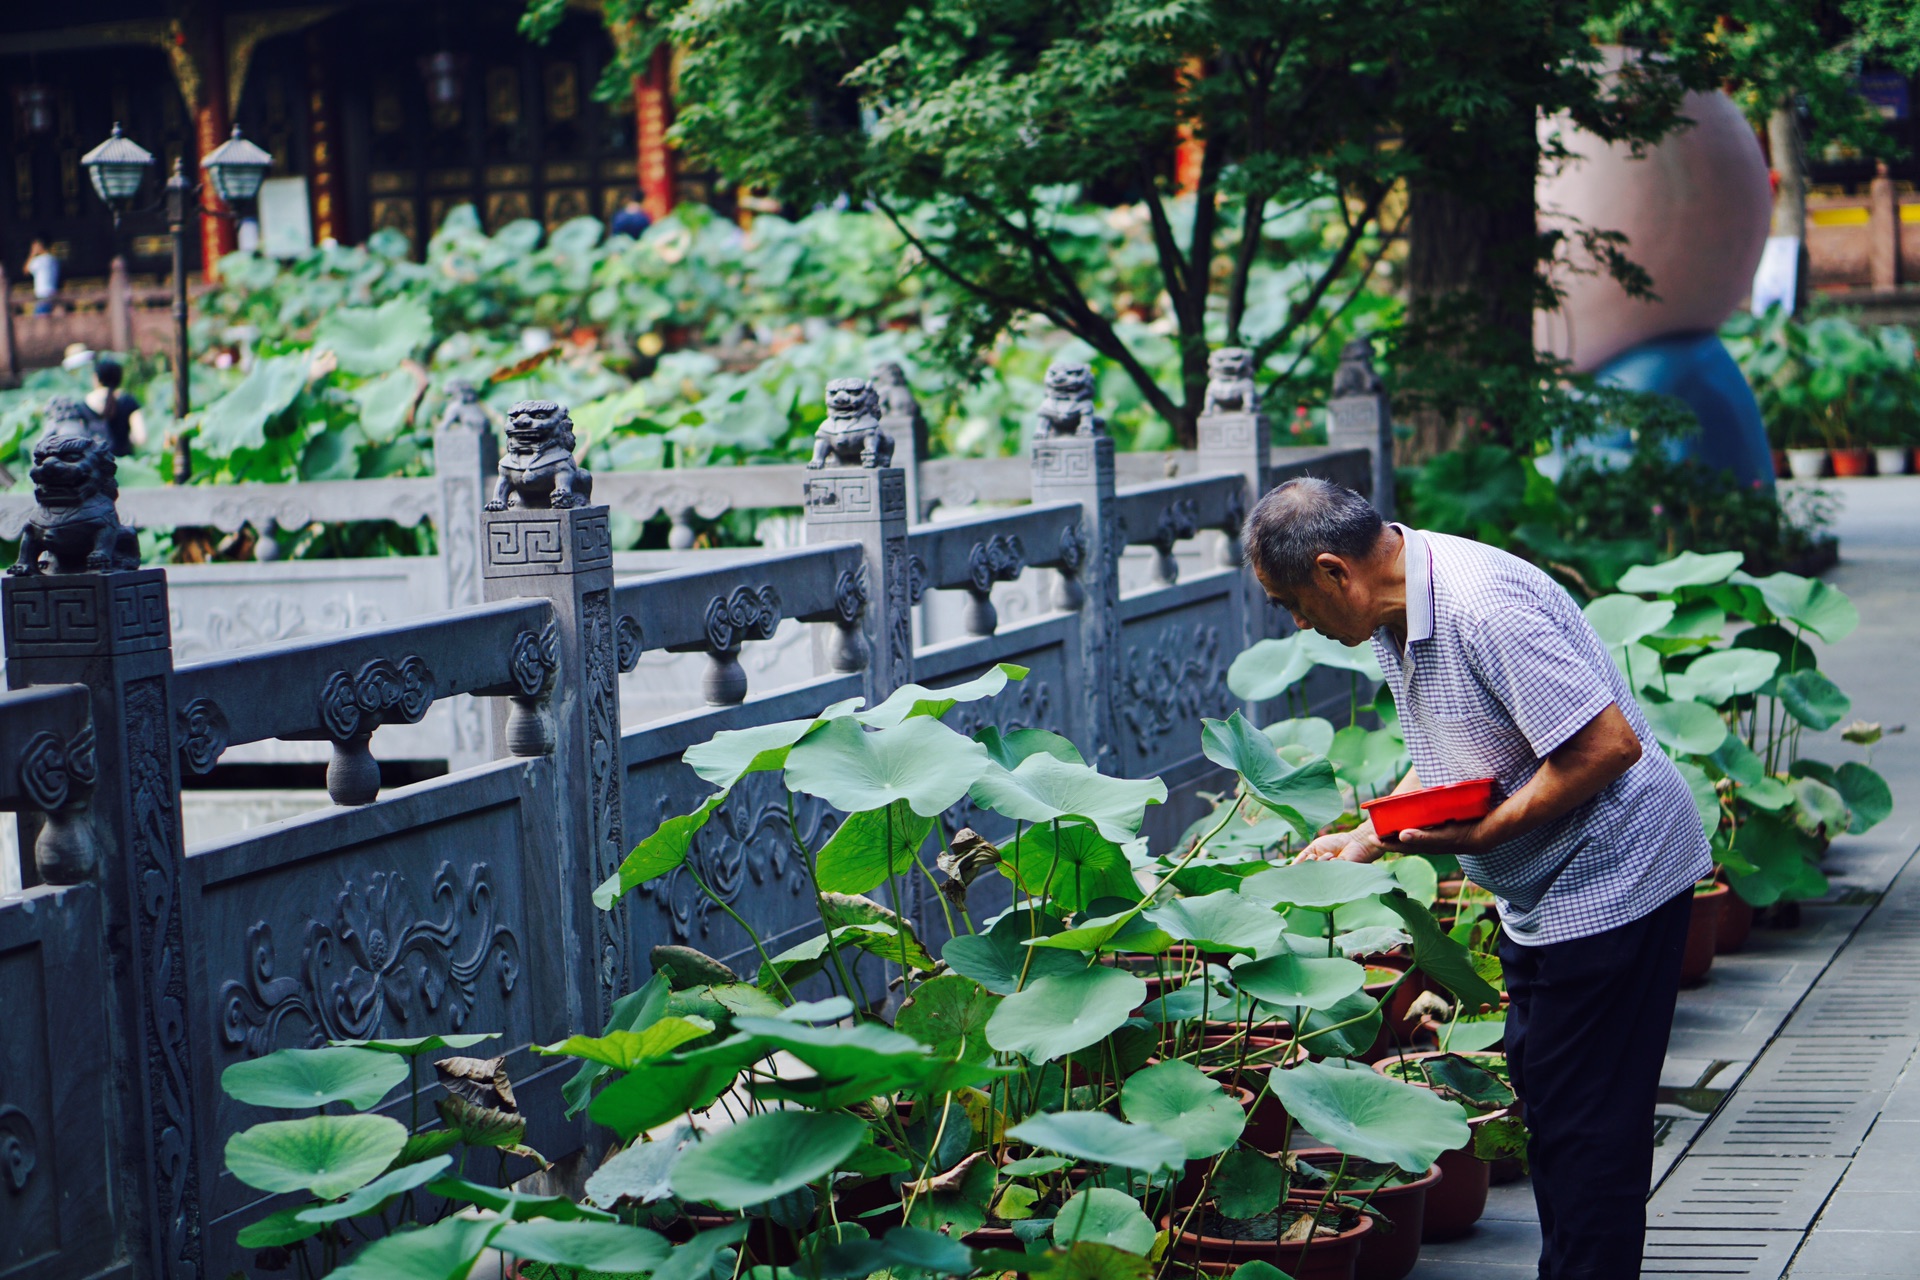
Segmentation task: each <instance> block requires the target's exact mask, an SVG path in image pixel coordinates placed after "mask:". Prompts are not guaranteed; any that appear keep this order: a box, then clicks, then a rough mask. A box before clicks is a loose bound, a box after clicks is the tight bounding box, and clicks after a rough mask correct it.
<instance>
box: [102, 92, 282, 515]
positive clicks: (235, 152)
mask: <svg viewBox="0 0 1920 1280" xmlns="http://www.w3.org/2000/svg"><path fill="white" fill-rule="evenodd" d="M80 164H81V166H82V167H84V168H85V169H86V171H87V176H88V177H89V178H90V179H92V181H93V189H94V191H95V192H97V193H98V194H99V196H100V198H101V199H102V200H103V201H105V202H106V205H107V208H109V209H111V210H112V211H113V225H114V229H115V230H116V231H117V230H119V227H120V219H121V218H122V217H123V216H125V215H126V214H127V213H129V212H131V211H132V210H133V198H134V196H135V195H137V194H138V193H139V190H140V184H141V182H142V181H143V180H144V179H145V178H146V175H147V170H148V169H150V168H152V167H153V156H152V155H151V154H150V153H149V152H148V151H147V150H146V149H145V148H144V147H141V146H140V145H139V144H137V143H135V142H134V141H133V140H132V139H131V138H128V137H126V136H125V135H123V134H122V133H121V132H120V126H119V125H118V124H115V125H114V126H113V135H112V136H111V137H109V138H108V139H107V140H106V141H105V142H103V143H101V144H100V145H99V146H97V147H95V148H94V149H93V150H91V151H89V152H87V154H86V155H84V156H82V157H81V158H80ZM200 167H201V168H202V169H204V170H206V172H207V182H208V184H210V185H211V186H212V187H213V193H214V195H216V196H218V197H219V198H220V201H221V204H222V205H223V206H224V207H220V208H213V209H208V208H206V207H204V206H203V205H201V203H200V200H199V194H200V186H199V184H198V183H196V182H194V181H193V180H192V179H191V178H189V177H188V176H187V167H186V164H185V162H184V161H181V160H175V161H174V162H173V176H172V177H170V178H168V179H167V186H166V193H165V209H166V218H167V230H168V231H169V233H171V235H172V236H173V413H174V419H175V422H176V424H178V423H183V422H185V421H186V417H187V412H188V410H190V409H191V408H192V405H193V398H192V394H191V392H190V391H189V389H188V385H187V354H188V353H187V222H188V220H189V219H191V218H192V217H193V215H194V214H196V213H204V214H209V215H212V216H215V217H222V218H238V217H239V216H240V215H239V214H238V213H237V212H236V211H235V210H237V208H238V206H240V205H243V204H248V203H251V202H252V201H253V199H254V198H255V197H256V196H258V195H259V194H260V184H261V183H262V182H264V181H266V177H267V171H268V170H269V169H271V168H273V157H272V156H271V155H269V154H267V153H266V152H265V151H262V150H261V149H260V148H259V147H256V146H255V145H253V143H251V142H248V141H247V140H246V139H245V138H243V137H241V136H240V126H239V125H235V126H234V127H233V136H232V137H231V138H229V139H227V140H226V141H225V142H223V143H221V144H220V145H219V146H217V147H215V148H214V149H213V150H212V151H210V152H208V153H207V156H206V158H205V159H204V160H202V161H201V162H200ZM192 476H193V451H192V449H191V448H190V446H189V445H188V443H187V433H186V431H185V430H184V429H182V428H181V427H180V426H178V425H176V426H175V428H174V433H173V482H174V483H175V484H185V483H186V482H187V481H188V480H189V479H191V478H192Z"/></svg>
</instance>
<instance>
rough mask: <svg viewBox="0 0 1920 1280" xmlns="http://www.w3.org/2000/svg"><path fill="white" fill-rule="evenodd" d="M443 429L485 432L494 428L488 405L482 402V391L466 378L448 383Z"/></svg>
mask: <svg viewBox="0 0 1920 1280" xmlns="http://www.w3.org/2000/svg"><path fill="white" fill-rule="evenodd" d="M439 429H440V430H441V431H455V430H462V429H464V430H468V431H475V432H479V433H481V434H485V433H487V432H489V431H492V430H493V420H492V419H491V418H489V417H488V416H487V406H486V405H484V404H482V403H480V391H479V389H478V388H477V387H475V386H474V385H473V384H472V383H471V382H469V381H467V380H466V379H465V378H455V379H454V380H453V381H452V382H449V383H448V384H447V407H446V408H445V409H444V410H442V411H441V414H440V426H439Z"/></svg>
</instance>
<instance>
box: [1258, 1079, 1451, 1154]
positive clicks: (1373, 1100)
mask: <svg viewBox="0 0 1920 1280" xmlns="http://www.w3.org/2000/svg"><path fill="white" fill-rule="evenodd" d="M1271 1087H1272V1089H1273V1092H1274V1093H1275V1094H1276V1095H1277V1096H1278V1097H1279V1099H1280V1101H1281V1102H1282V1103H1283V1104H1284V1105H1285V1106H1286V1108H1287V1114H1289V1115H1291V1116H1292V1117H1293V1118H1294V1119H1295V1120H1297V1121H1298V1122H1299V1123H1300V1125H1301V1126H1302V1127H1303V1128H1305V1129H1307V1130H1308V1131H1309V1132H1311V1133H1312V1134H1313V1135H1314V1136H1315V1137H1316V1138H1318V1139H1320V1140H1321V1141H1322V1142H1324V1143H1326V1144H1327V1145H1328V1146H1330V1147H1333V1148H1335V1149H1336V1150H1339V1151H1343V1152H1345V1153H1346V1154H1348V1155H1350V1156H1359V1157H1360V1158H1361V1159H1363V1160H1378V1161H1381V1162H1382V1163H1385V1164H1397V1165H1399V1166H1400V1167H1401V1168H1402V1169H1405V1170H1407V1171H1408V1172H1410V1173H1419V1172H1422V1171H1424V1170H1426V1169H1428V1168H1431V1167H1432V1165H1433V1162H1434V1161H1435V1160H1437V1159H1439V1158H1440V1156H1441V1154H1442V1153H1443V1152H1447V1151H1454V1150H1457V1149H1459V1148H1461V1147H1464V1146H1466V1145H1467V1143H1468V1142H1469V1141H1470V1140H1471V1137H1472V1134H1471V1131H1470V1130H1469V1129H1468V1128H1467V1117H1466V1112H1465V1111H1463V1110H1462V1109H1461V1107H1460V1106H1459V1104H1458V1103H1453V1102H1448V1101H1446V1100H1445V1099H1443V1098H1439V1097H1436V1096H1435V1095H1434V1094H1433V1093H1432V1091H1430V1090H1427V1089H1421V1088H1417V1087H1415V1086H1413V1085H1410V1084H1406V1083H1404V1082H1402V1081H1399V1080H1390V1079H1388V1078H1387V1077H1386V1076H1383V1075H1381V1074H1380V1073H1379V1072H1377V1071H1372V1070H1369V1069H1367V1068H1363V1067H1336V1066H1333V1065H1330V1064H1327V1063H1321V1062H1303V1063H1301V1064H1299V1065H1298V1066H1296V1067H1293V1068H1291V1069H1289V1070H1286V1071H1276V1072H1274V1073H1273V1074H1272V1077H1271Z"/></svg>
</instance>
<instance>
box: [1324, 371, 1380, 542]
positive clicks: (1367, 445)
mask: <svg viewBox="0 0 1920 1280" xmlns="http://www.w3.org/2000/svg"><path fill="white" fill-rule="evenodd" d="M1327 443H1328V444H1330V445H1332V446H1333V447H1334V448H1336V449H1365V450H1366V451H1367V452H1368V453H1369V454H1370V455H1372V458H1373V492H1372V494H1371V495H1370V496H1371V497H1372V499H1373V505H1374V507H1375V509H1376V510H1378V511H1379V512H1380V514H1381V515H1383V516H1385V517H1386V518H1387V519H1389V520H1391V519H1393V413H1392V410H1391V409H1390V408H1389V407H1388V404H1387V389H1386V385H1385V384H1384V383H1382V382H1381V381H1380V375H1379V374H1378V373H1375V372H1374V369H1373V344H1372V343H1371V342H1369V341H1368V340H1367V339H1365V338H1355V339H1354V340H1353V341H1352V342H1349V343H1348V344H1347V345H1346V346H1345V347H1344V348H1342V349H1341V352H1340V364H1339V366H1338V367H1337V368H1336V369H1335V370H1334V374H1333V399H1331V400H1330V401H1328V402H1327Z"/></svg>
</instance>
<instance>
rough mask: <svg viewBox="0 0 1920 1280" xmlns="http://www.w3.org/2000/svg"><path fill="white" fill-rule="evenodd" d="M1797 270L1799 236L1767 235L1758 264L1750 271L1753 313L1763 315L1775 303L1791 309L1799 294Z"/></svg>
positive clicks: (1798, 271)
mask: <svg viewBox="0 0 1920 1280" xmlns="http://www.w3.org/2000/svg"><path fill="white" fill-rule="evenodd" d="M1799 274H1800V237H1799V236H1768V237H1767V247H1766V249H1765V251H1763V252H1762V253H1761V255H1760V265H1759V266H1758V267H1756V268H1755V269H1754V272H1753V302H1752V307H1753V314H1755V315H1764V314H1766V311H1767V308H1768V307H1771V306H1773V305H1774V304H1775V303H1779V304H1780V305H1781V306H1783V307H1785V308H1786V309H1787V310H1788V311H1792V310H1793V303H1794V299H1795V298H1796V297H1798V296H1799V283H1800V281H1799Z"/></svg>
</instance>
